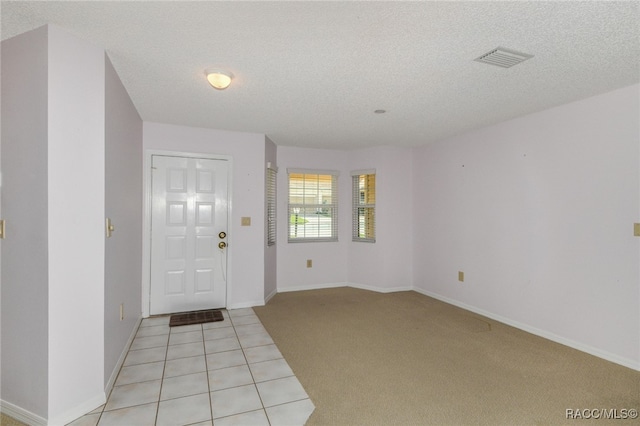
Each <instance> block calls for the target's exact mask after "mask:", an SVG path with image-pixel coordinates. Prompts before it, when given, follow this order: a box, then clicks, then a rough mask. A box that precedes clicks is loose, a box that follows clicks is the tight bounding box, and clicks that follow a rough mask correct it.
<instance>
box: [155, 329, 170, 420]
mask: <svg viewBox="0 0 640 426" xmlns="http://www.w3.org/2000/svg"><path fill="white" fill-rule="evenodd" d="M167 327H169V334H167V347H166V349H165V351H164V365H163V366H162V377H160V390H159V391H158V403H157V404H156V417H155V420H154V422H153V424H154V425H156V424H158V415H159V414H160V398H162V385H163V383H164V373H165V371H166V369H167V355H168V354H169V340H170V339H171V326H170V325H169V324H167Z"/></svg>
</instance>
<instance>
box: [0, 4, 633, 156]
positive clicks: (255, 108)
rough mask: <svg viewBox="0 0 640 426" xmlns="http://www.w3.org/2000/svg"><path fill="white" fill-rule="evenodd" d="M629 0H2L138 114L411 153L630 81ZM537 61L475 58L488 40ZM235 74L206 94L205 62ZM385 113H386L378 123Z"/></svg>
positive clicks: (5, 13) (12, 15) (7, 10)
mask: <svg viewBox="0 0 640 426" xmlns="http://www.w3.org/2000/svg"><path fill="white" fill-rule="evenodd" d="M639 4H640V3H639V2H637V1H630V2H598V1H594V2H577V1H563V2H537V1H531V2H517V1H514V2H439V1H433V2H351V1H343V2H324V1H320V2H239V1H235V2H217V1H199V2H187V1H173V2H148V1H134V2H101V1H81V2H66V1H63V2H55V1H46V2H24V1H19V2H9V1H2V3H1V9H0V14H1V15H2V27H1V35H2V39H3V40H4V39H6V38H9V37H13V36H15V35H17V34H20V33H22V32H25V31H28V30H31V29H34V28H37V27H39V26H41V25H44V24H46V23H53V24H56V25H58V26H60V27H62V28H65V29H66V30H68V31H69V32H70V33H73V34H75V35H77V36H78V37H80V38H82V39H85V40H88V41H91V42H93V43H94V44H96V45H98V46H101V47H103V48H105V49H106V50H107V52H108V54H109V57H110V58H111V60H112V62H113V65H114V67H115V68H116V70H117V72H118V74H119V75H120V78H121V79H122V82H123V83H124V85H125V87H126V88H127V90H128V92H129V95H130V96H131V98H132V100H133V102H134V104H135V106H136V108H137V109H138V112H139V113H140V115H141V116H142V118H143V119H144V120H145V121H156V122H163V123H174V124H181V125H187V126H197V127H208V128H215V129H225V130H236V131H245V132H256V133H265V134H266V135H268V136H269V137H270V138H271V139H272V140H273V141H274V142H275V143H276V144H278V145H288V146H302V147H317V148H334V149H335V148H337V149H353V148H359V147H366V146H377V145H402V146H416V145H423V144H427V143H430V142H433V141H436V140H439V139H442V138H444V137H447V136H452V135H454V134H458V133H462V132H465V131H469V130H472V129H476V128H479V127H483V126H486V125H490V124H493V123H497V122H500V121H503V120H506V119H509V118H513V117H517V116H520V115H524V114H528V113H531V112H535V111H539V110H543V109H546V108H549V107H553V106H555V105H560V104H563V103H567V102H571V101H574V100H578V99H583V98H586V97H589V96H593V95H596V94H599V93H603V92H606V91H609V90H613V89H616V88H619V87H623V86H628V85H630V84H634V83H637V82H638V81H639V79H640V78H639V74H640V25H639V22H640V12H639ZM498 46H502V47H505V48H510V49H515V50H517V51H521V52H524V53H529V54H532V55H534V57H533V58H531V59H529V60H527V61H525V62H523V63H521V64H519V65H516V66H514V67H513V68H509V69H504V68H499V67H496V66H491V65H487V64H482V63H479V62H475V61H474V59H475V58H477V57H478V56H480V55H482V54H484V53H486V52H488V51H490V50H492V49H494V48H496V47H498ZM212 66H218V67H221V68H224V69H227V70H229V71H231V72H232V73H233V74H234V75H235V77H236V78H235V80H234V81H233V83H232V85H231V87H229V88H228V89H227V90H225V91H217V90H214V89H212V88H211V87H210V86H209V85H208V83H207V81H206V79H205V77H204V70H205V69H206V68H209V67H212ZM377 109H384V110H386V111H387V113H386V114H374V110H377Z"/></svg>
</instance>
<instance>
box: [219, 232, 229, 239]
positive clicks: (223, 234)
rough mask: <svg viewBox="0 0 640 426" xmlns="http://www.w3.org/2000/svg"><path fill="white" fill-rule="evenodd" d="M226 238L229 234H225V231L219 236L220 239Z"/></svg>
mask: <svg viewBox="0 0 640 426" xmlns="http://www.w3.org/2000/svg"><path fill="white" fill-rule="evenodd" d="M226 236H227V233H226V232H224V231H222V232H220V233H219V234H218V237H220V239H223V238H226Z"/></svg>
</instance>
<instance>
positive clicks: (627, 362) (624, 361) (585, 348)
mask: <svg viewBox="0 0 640 426" xmlns="http://www.w3.org/2000/svg"><path fill="white" fill-rule="evenodd" d="M413 290H414V291H415V292H417V293H420V294H424V295H425V296H429V297H433V298H434V299H438V300H440V301H442V302H445V303H448V304H450V305H454V306H457V307H459V308H462V309H465V310H467V311H471V312H475V313H476V314H480V315H483V316H485V317H487V318H491V319H493V320H496V321H499V322H501V323H503V324H507V325H510V326H512V327H515V328H518V329H520V330H523V331H526V332H527V333H531V334H535V335H536V336H540V337H543V338H545V339H548V340H551V341H553V342H556V343H560V344H561V345H565V346H568V347H570V348H573V349H577V350H579V351H581V352H586V353H588V354H590V355H593V356H597V357H598V358H602V359H605V360H607V361H611V362H613V363H616V364H620V365H622V366H624V367H628V368H631V369H633V370H637V371H640V362H637V361H634V360H632V359H628V358H623V357H621V356H618V355H616V354H612V353H610V352H607V351H603V350H601V349H598V348H594V347H592V346H589V345H585V344H583V343H580V342H576V341H574V340H571V339H567V338H565V337H562V336H558V335H557V334H554V333H551V332H548V331H545V330H541V329H539V328H536V327H532V326H530V325H527V324H523V323H521V322H518V321H514V320H511V319H509V318H506V317H503V316H500V315H496V314H494V313H492V312H488V311H485V310H483V309H480V308H477V307H475V306H471V305H467V304H466V303H462V302H459V301H457V300H454V299H450V298H448V297H445V296H442V295H439V294H437V293H432V292H430V291H427V290H423V289H421V288H415V287H414V288H413Z"/></svg>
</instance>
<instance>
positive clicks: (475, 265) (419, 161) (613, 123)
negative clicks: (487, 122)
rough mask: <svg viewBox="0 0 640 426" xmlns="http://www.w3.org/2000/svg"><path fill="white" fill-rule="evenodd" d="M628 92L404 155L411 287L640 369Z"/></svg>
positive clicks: (631, 100)
mask: <svg viewBox="0 0 640 426" xmlns="http://www.w3.org/2000/svg"><path fill="white" fill-rule="evenodd" d="M638 93H639V87H638V85H634V86H631V87H627V88H623V89H619V90H616V91H613V92H610V93H606V94H603V95H600V96H595V97H593V98H589V99H585V100H582V101H578V102H574V103H571V104H567V105H563V106H559V107H556V108H552V109H549V110H545V111H542V112H539V113H536V114H531V115H528V116H525V117H521V118H518V119H514V120H510V121H507V122H504V123H500V124H497V125H495V126H491V127H487V128H484V129H480V130H477V131H474V132H470V133H467V134H464V135H460V136H457V137H453V138H450V139H447V140H443V141H441V142H439V143H435V144H433V145H429V146H425V147H421V148H416V149H415V154H414V162H413V176H414V179H413V185H414V187H413V194H414V229H415V236H414V259H413V264H414V285H415V286H416V287H417V288H418V289H420V290H422V291H424V292H426V293H428V294H432V295H435V296H437V297H440V298H444V299H446V300H448V301H451V302H453V303H456V304H459V305H461V306H465V307H468V308H471V309H474V310H476V311H482V312H485V313H487V314H490V315H493V316H494V317H499V318H502V319H503V320H505V321H507V322H510V323H512V324H515V325H518V326H521V327H523V328H525V329H529V330H532V331H534V332H536V333H537V334H541V335H544V336H546V337H549V338H551V339H554V340H557V341H561V342H563V343H567V344H571V345H572V346H574V347H578V348H582V349H583V350H587V351H589V352H591V353H594V354H597V355H600V356H603V357H605V358H607V359H611V360H614V361H616V362H619V363H621V364H623V365H628V366H631V367H634V368H640V353H639V352H640V287H639V286H638V283H639V282H640V266H639V259H640V238H638V237H634V236H633V223H634V222H637V221H638V220H639V216H638V214H639V212H640V197H639V193H640V161H639V157H640V153H639V149H640V144H639V140H640V135H639V128H640V118H639V117H640V110H639V106H638V103H639V102H638V100H639V96H638ZM458 271H464V273H465V281H464V282H463V283H462V282H459V281H458V279H457V278H458Z"/></svg>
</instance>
